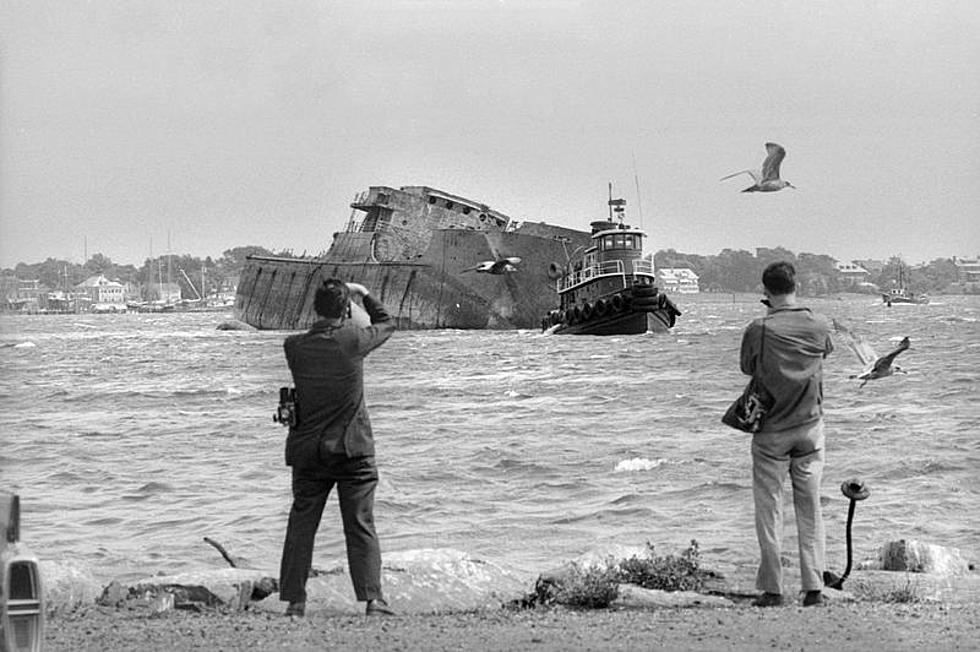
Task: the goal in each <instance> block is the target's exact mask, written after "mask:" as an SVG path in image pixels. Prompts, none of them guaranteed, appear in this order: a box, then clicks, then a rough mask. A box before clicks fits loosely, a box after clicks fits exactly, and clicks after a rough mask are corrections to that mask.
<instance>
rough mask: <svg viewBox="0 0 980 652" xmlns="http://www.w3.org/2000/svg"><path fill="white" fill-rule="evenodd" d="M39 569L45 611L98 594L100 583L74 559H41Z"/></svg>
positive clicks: (84, 601)
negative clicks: (70, 560)
mask: <svg viewBox="0 0 980 652" xmlns="http://www.w3.org/2000/svg"><path fill="white" fill-rule="evenodd" d="M37 566H38V570H39V571H40V572H41V586H42V589H43V591H44V605H45V610H46V611H47V613H48V615H52V614H56V613H59V612H63V611H72V610H73V609H75V608H77V607H79V606H81V605H84V604H92V602H93V601H95V597H96V596H97V595H99V590H100V587H99V584H98V581H97V580H96V579H95V576H94V575H93V574H92V572H91V571H90V570H89V569H88V568H86V567H84V566H82V565H81V564H79V563H77V562H69V561H50V560H45V559H42V560H40V561H39V562H38V564H37Z"/></svg>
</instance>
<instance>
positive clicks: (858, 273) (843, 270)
mask: <svg viewBox="0 0 980 652" xmlns="http://www.w3.org/2000/svg"><path fill="white" fill-rule="evenodd" d="M837 274H838V275H839V276H840V279H841V280H842V281H843V282H844V283H846V284H847V285H850V286H855V285H861V284H863V283H867V281H868V279H869V278H871V273H870V272H869V271H868V270H866V269H865V268H863V267H861V266H860V265H858V264H857V263H855V262H850V263H837Z"/></svg>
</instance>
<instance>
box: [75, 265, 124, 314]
mask: <svg viewBox="0 0 980 652" xmlns="http://www.w3.org/2000/svg"><path fill="white" fill-rule="evenodd" d="M75 292H76V296H77V297H79V298H85V299H87V300H88V303H89V304H90V306H89V309H90V310H92V311H94V312H115V311H119V312H124V311H125V310H126V286H125V285H123V284H122V283H119V282H117V281H110V280H109V279H107V278H106V277H105V276H104V275H102V274H97V275H95V276H90V277H88V278H87V279H85V280H84V281H82V282H81V283H79V284H78V285H76V286H75Z"/></svg>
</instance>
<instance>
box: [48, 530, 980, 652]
mask: <svg viewBox="0 0 980 652" xmlns="http://www.w3.org/2000/svg"><path fill="white" fill-rule="evenodd" d="M882 551H883V552H882V554H881V555H879V559H878V561H877V562H876V563H875V564H866V565H865V568H860V569H857V570H856V571H855V572H854V573H853V574H851V575H850V577H849V578H848V579H847V582H846V584H845V585H844V587H843V589H844V590H835V589H831V588H826V589H825V590H824V596H825V599H826V602H825V604H824V605H822V606H817V607H802V606H801V604H800V600H799V599H798V598H799V596H792V595H787V596H786V598H787V603H786V605H785V606H781V607H770V608H759V607H753V606H751V600H752V598H753V597H754V595H755V591H754V590H753V589H752V587H751V585H752V579H751V577H750V576H749V575H746V574H744V573H741V574H740V573H730V574H728V575H727V576H725V575H724V574H720V573H712V574H710V576H709V577H708V578H707V580H706V582H705V583H704V584H703V585H702V587H701V590H700V591H690V590H657V589H644V588H641V587H639V586H637V585H635V584H619V585H618V589H617V590H616V593H615V596H616V597H615V599H614V600H613V601H612V602H611V603H609V602H605V603H603V604H608V605H609V606H608V607H603V608H594V609H580V608H573V607H569V606H557V605H555V604H553V603H547V602H546V603H541V602H535V601H534V600H530V599H529V598H531V597H532V594H527V593H526V591H527V589H528V588H530V587H528V586H526V585H524V584H522V583H521V582H519V581H518V580H517V579H516V578H514V577H511V576H510V574H509V573H506V572H502V571H501V570H500V569H496V568H495V567H493V566H492V565H489V564H486V563H485V562H476V561H473V560H470V559H469V558H467V557H466V556H465V555H457V556H448V557H446V558H445V559H442V560H441V562H442V563H441V564H440V565H439V568H438V569H434V568H432V567H426V568H427V570H426V571H425V572H422V571H421V570H419V569H418V568H416V569H414V570H412V568H411V567H410V565H408V564H407V560H402V561H401V562H400V564H395V563H392V562H389V563H388V564H386V566H385V569H384V577H385V585H386V586H387V587H389V591H388V598H389V600H390V601H391V602H392V606H393V607H394V608H395V609H396V610H397V612H398V614H399V615H397V616H392V617H368V616H365V615H364V613H363V605H362V604H360V603H356V602H354V601H353V599H352V596H351V595H350V594H351V591H350V588H349V580H348V579H347V577H346V574H345V573H343V572H341V570H340V569H339V568H338V569H336V570H335V571H327V572H318V573H317V575H316V576H315V577H311V578H310V580H309V582H308V584H307V589H308V591H309V598H308V603H307V614H306V617H305V618H289V617H286V616H284V615H283V611H284V604H283V603H282V602H280V601H279V599H278V593H276V587H275V586H274V584H275V581H274V579H273V578H271V577H269V576H268V573H263V572H261V571H257V570H246V569H237V568H226V569H219V570H213V571H205V572H200V573H190V574H185V575H180V576H160V575H157V576H152V577H148V578H146V579H144V580H142V581H140V582H138V583H136V584H135V585H131V586H124V585H121V584H119V583H117V582H113V583H111V584H110V585H108V586H107V587H105V588H104V590H103V591H102V592H101V594H100V595H98V596H95V595H93V593H92V591H91V587H92V583H91V578H89V577H87V576H86V575H85V574H84V573H79V572H77V571H76V570H75V569H73V568H72V567H70V566H58V565H48V573H47V577H48V580H49V588H50V591H49V598H50V601H49V603H48V612H47V613H48V617H47V626H46V628H45V646H44V649H46V650H72V651H74V650H105V651H108V652H113V651H117V650H118V651H123V650H125V651H129V650H148V651H154V650H160V651H163V650H167V651H172V650H198V649H199V650H249V649H251V650H275V649H279V650H324V649H331V650H528V649H533V650H543V651H551V650H636V649H654V648H655V649H667V650H760V649H779V650H782V649H793V650H833V651H834V652H841V651H846V650H861V651H862V652H866V651H867V650H922V649H937V650H980V634H978V632H980V629H978V627H977V623H978V622H980V573H976V572H975V570H974V569H975V567H974V566H973V565H972V564H968V563H967V562H966V561H965V560H963V559H962V558H961V556H960V555H959V553H958V552H957V551H949V550H946V549H943V548H941V547H939V546H928V545H920V544H915V543H914V542H900V545H898V544H894V545H893V544H888V545H886V546H884V547H883V548H882ZM953 552H955V553H956V554H952V553H953ZM886 553H887V554H886ZM392 557H393V558H394V559H395V560H396V561H397V556H396V555H392ZM675 559H676V558H675ZM882 566H884V567H888V568H892V569H889V570H886V569H884V568H882ZM896 567H897V568H900V569H901V570H896V569H894V568H896ZM570 568H571V567H569V566H567V565H566V566H563V567H562V568H560V569H557V570H556V571H555V572H552V573H547V574H542V575H541V576H540V577H539V578H538V582H537V584H536V586H535V592H536V594H539V590H540V588H541V587H542V583H544V584H545V585H547V584H552V583H555V582H557V583H558V584H561V583H562V582H564V581H570V580H569V578H570V577H571V576H570V575H568V574H567V572H568V571H569V570H570ZM786 575H787V578H786V581H787V584H786V585H787V587H791V586H799V581H798V577H797V576H796V572H795V569H792V568H787V569H786ZM563 578H564V579H563ZM467 580H474V582H472V583H471V582H468V581H467ZM487 587H493V588H492V590H491V589H489V588H487ZM521 596H523V597H521ZM515 597H517V598H518V599H515ZM794 598H796V599H794ZM535 604H536V605H537V606H536V607H534V606H531V605H535ZM566 604H567V603H566Z"/></svg>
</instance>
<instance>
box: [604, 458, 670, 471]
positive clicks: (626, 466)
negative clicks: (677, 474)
mask: <svg viewBox="0 0 980 652" xmlns="http://www.w3.org/2000/svg"><path fill="white" fill-rule="evenodd" d="M666 462H667V460H665V459H663V458H662V457H658V458H657V459H655V460H648V459H647V458H645V457H634V458H632V459H628V460H620V461H619V462H618V463H617V464H616V468H615V469H614V471H615V472H616V473H625V472H630V471H649V470H651V469H655V468H657V467H658V466H660V465H661V464H665V463H666Z"/></svg>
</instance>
